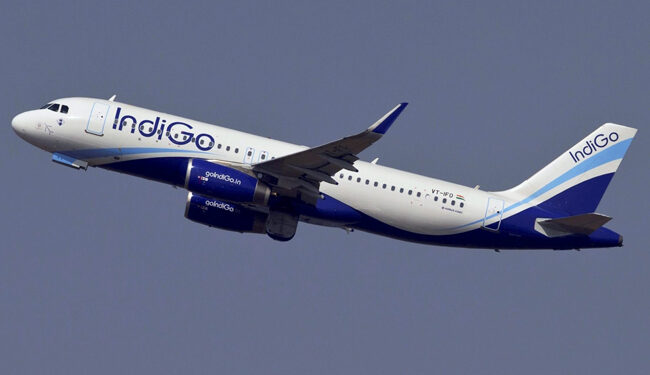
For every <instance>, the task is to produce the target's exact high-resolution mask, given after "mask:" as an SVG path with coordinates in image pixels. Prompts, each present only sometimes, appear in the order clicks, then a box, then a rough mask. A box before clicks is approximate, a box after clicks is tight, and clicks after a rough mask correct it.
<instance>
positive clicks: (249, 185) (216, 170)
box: [185, 159, 271, 205]
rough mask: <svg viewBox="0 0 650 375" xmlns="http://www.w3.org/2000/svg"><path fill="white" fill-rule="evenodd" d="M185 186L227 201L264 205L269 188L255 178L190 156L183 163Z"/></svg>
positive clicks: (269, 193) (192, 190)
mask: <svg viewBox="0 0 650 375" xmlns="http://www.w3.org/2000/svg"><path fill="white" fill-rule="evenodd" d="M185 188H186V189H187V190H189V191H191V192H193V193H197V194H201V195H205V196H210V197H216V198H220V199H225V200H228V201H231V202H241V203H255V204H259V205H266V204H268V201H269V196H270V195H271V189H270V188H269V187H268V186H267V185H266V184H264V183H263V182H260V181H259V180H258V179H257V178H255V177H253V176H251V175H248V174H246V173H244V172H241V171H238V170H236V169H233V168H229V167H226V166H224V165H221V164H216V163H211V162H209V161H205V160H201V159H192V160H190V162H189V163H188V165H187V175H186V177H185Z"/></svg>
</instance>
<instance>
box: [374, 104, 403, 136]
mask: <svg viewBox="0 0 650 375" xmlns="http://www.w3.org/2000/svg"><path fill="white" fill-rule="evenodd" d="M407 105H408V103H400V104H398V105H397V107H395V108H393V109H392V110H391V111H390V112H388V113H386V114H385V115H384V117H382V118H380V119H379V120H377V122H375V123H374V124H372V125H371V126H370V127H369V128H368V131H369V132H373V133H377V134H386V132H387V131H388V128H390V126H391V125H393V122H395V120H396V119H397V117H398V116H399V115H400V113H402V111H403V110H404V108H406V106H407Z"/></svg>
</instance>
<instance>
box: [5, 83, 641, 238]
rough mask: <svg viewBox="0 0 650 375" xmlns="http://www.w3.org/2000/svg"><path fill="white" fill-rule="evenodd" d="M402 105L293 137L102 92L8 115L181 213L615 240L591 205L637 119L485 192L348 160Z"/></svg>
mask: <svg viewBox="0 0 650 375" xmlns="http://www.w3.org/2000/svg"><path fill="white" fill-rule="evenodd" d="M406 106H407V103H401V104H399V105H397V106H396V107H395V108H393V109H392V110H390V111H389V112H388V113H386V114H385V115H384V116H383V117H381V118H380V119H379V120H377V121H376V122H375V123H373V124H372V125H371V126H370V127H369V128H367V129H366V130H364V131H362V132H360V133H357V134H354V135H351V136H348V137H345V138H342V139H339V140H337V141H333V142H330V143H326V144H324V145H321V146H318V147H306V146H299V145H295V144H291V143H286V142H282V141H279V140H274V139H270V138H267V137H262V136H257V135H253V134H248V133H244V132H240V131H237V130H232V129H228V128H225V127H220V126H216V125H211V124H207V123H203V122H199V121H195V120H190V119H186V118H182V117H178V116H174V115H171V114H167V113H162V112H157V111H152V110H148V109H144V108H139V107H136V106H133V105H129V104H125V103H120V102H117V101H115V95H113V96H112V97H111V98H110V99H108V100H104V99H95V98H81V97H76V98H63V99H57V100H54V101H51V102H49V103H47V104H46V105H44V106H43V107H41V108H40V109H36V110H29V111H26V112H23V113H20V114H18V115H17V116H15V117H14V118H13V120H12V122H11V125H12V128H13V129H14V131H15V132H16V134H17V135H18V136H19V137H20V138H22V139H24V140H25V141H27V142H29V143H31V144H32V145H34V146H36V147H38V148H41V149H43V150H45V151H47V152H48V153H52V160H53V161H54V162H56V163H59V164H62V165H65V166H68V167H72V168H75V169H82V170H86V169H87V168H88V167H99V168H103V169H107V170H110V171H116V172H120V173H124V174H128V175H133V176H137V177H141V178H146V179H149V180H153V181H157V182H162V183H165V184H169V185H173V186H176V187H180V188H184V189H187V190H188V195H187V201H186V203H185V217H186V218H187V219H189V220H192V221H194V222H197V223H200V224H204V225H207V226H210V227H214V228H219V229H224V230H229V231H235V232H241V233H261V234H267V235H268V236H269V237H271V238H272V239H274V240H278V241H288V240H291V239H292V238H293V237H294V235H295V234H296V230H297V227H298V223H299V222H304V223H310V224H316V225H321V226H326V227H334V228H341V229H344V230H346V231H348V232H350V231H354V230H360V231H365V232H370V233H374V234H378V235H382V236H386V237H391V238H394V239H399V240H404V241H410V242H416V243H422V244H429V245H438V246H452V247H466V248H485V249H492V250H496V251H499V250H501V249H554V250H568V249H576V250H579V249H586V248H605V247H617V246H622V245H623V237H622V236H621V235H619V234H618V233H616V232H614V231H612V230H610V229H607V228H605V227H604V224H606V223H607V222H608V221H609V220H611V217H609V216H606V215H604V214H600V213H596V212H595V211H596V208H597V206H598V204H599V202H600V200H601V197H602V196H603V194H604V192H605V190H606V188H607V186H608V184H609V182H610V181H611V179H612V177H613V176H614V173H615V172H616V170H617V169H618V166H619V164H620V163H621V161H622V159H623V157H624V155H625V152H626V151H627V149H628V147H629V146H630V143H631V142H632V139H633V138H634V136H635V134H636V132H637V129H634V128H630V127H626V126H622V125H617V124H613V123H606V124H604V125H602V126H600V127H599V128H598V129H596V130H595V131H594V132H592V133H591V134H589V135H588V136H587V137H586V138H584V139H583V140H581V141H580V142H578V143H577V144H576V145H574V146H573V147H571V148H569V149H568V150H567V151H566V152H564V153H563V154H561V155H560V156H559V157H557V158H556V159H555V160H553V161H552V162H551V163H550V164H548V165H547V166H546V167H544V168H542V169H541V170H540V171H538V172H537V173H535V174H534V175H533V176H532V177H530V178H529V179H527V180H525V181H524V182H522V183H521V184H519V185H517V186H515V187H513V188H511V189H508V190H503V191H484V190H481V189H480V188H479V186H476V187H467V186H462V185H458V184H455V183H451V182H446V181H442V180H438V179H434V178H429V177H425V176H421V175H417V174H413V173H409V172H405V171H401V170H397V169H393V168H389V167H386V166H382V165H379V164H377V159H375V160H373V161H372V162H366V161H362V160H360V159H359V157H358V156H357V155H358V154H359V153H360V152H361V151H363V150H365V149H366V148H368V147H370V146H371V145H372V144H373V143H375V142H376V141H378V140H379V139H380V138H382V137H383V136H384V135H385V134H386V133H387V131H388V130H389V128H390V127H391V125H393V123H394V122H395V120H396V119H397V117H398V116H399V115H400V114H401V113H402V111H403V110H404V108H406Z"/></svg>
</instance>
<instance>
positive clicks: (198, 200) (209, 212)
mask: <svg viewBox="0 0 650 375" xmlns="http://www.w3.org/2000/svg"><path fill="white" fill-rule="evenodd" d="M267 216H268V215H267V214H265V213H262V212H257V211H254V210H251V209H250V208H246V207H243V206H241V205H238V204H236V203H230V202H224V201H221V200H217V199H213V198H207V197H204V196H201V195H198V194H193V193H189V194H188V195H187V204H186V205H185V217H186V218H188V219H190V220H192V221H194V222H197V223H200V224H204V225H208V226H210V227H215V228H219V229H225V230H230V231H234V232H241V233H266V217H267Z"/></svg>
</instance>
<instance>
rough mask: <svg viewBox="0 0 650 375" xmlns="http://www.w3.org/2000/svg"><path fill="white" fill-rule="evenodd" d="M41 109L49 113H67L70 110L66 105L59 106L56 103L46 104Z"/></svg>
mask: <svg viewBox="0 0 650 375" xmlns="http://www.w3.org/2000/svg"><path fill="white" fill-rule="evenodd" d="M41 109H49V110H50V111H54V112H61V113H68V110H69V109H70V108H68V106H67V105H59V104H58V103H48V104H46V105H44V106H42V107H41Z"/></svg>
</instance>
